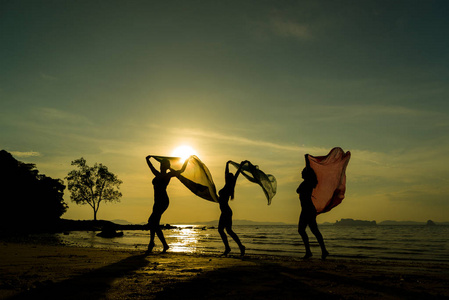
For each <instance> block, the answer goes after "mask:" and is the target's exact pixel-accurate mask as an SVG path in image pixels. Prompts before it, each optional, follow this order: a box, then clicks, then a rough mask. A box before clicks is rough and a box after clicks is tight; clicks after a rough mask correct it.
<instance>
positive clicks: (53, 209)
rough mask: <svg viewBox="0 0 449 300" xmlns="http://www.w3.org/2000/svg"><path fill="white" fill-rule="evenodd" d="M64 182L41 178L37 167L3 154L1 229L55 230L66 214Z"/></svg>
mask: <svg viewBox="0 0 449 300" xmlns="http://www.w3.org/2000/svg"><path fill="white" fill-rule="evenodd" d="M64 189H65V185H64V182H63V181H62V180H61V179H53V178H51V177H48V176H45V175H43V174H39V171H38V170H37V169H36V166H35V165H34V164H30V163H24V162H21V161H18V160H16V159H15V158H14V157H13V156H12V155H11V154H10V153H9V152H7V151H5V150H1V151H0V190H1V192H2V196H1V197H0V228H3V229H7V230H8V231H14V230H16V229H17V230H21V231H22V230H25V231H33V230H41V229H50V228H52V227H54V225H55V224H56V221H58V220H59V218H60V217H61V216H62V215H63V214H64V213H65V212H66V210H67V204H66V203H65V202H64V199H63V196H64Z"/></svg>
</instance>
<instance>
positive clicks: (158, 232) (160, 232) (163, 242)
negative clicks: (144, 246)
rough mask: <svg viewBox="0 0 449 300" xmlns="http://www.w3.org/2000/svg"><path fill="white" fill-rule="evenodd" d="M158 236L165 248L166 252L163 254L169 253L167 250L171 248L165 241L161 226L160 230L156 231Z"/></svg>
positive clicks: (163, 251)
mask: <svg viewBox="0 0 449 300" xmlns="http://www.w3.org/2000/svg"><path fill="white" fill-rule="evenodd" d="M156 234H157V237H158V238H159V240H160V241H161V243H162V245H163V246H164V250H162V253H165V252H167V250H168V249H169V248H170V247H169V246H168V244H167V242H166V241H165V236H164V233H163V232H162V229H161V227H160V226H158V228H157V229H156Z"/></svg>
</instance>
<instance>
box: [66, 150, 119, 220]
mask: <svg viewBox="0 0 449 300" xmlns="http://www.w3.org/2000/svg"><path fill="white" fill-rule="evenodd" d="M72 166H76V167H77V169H75V170H72V171H70V172H69V174H68V175H67V177H66V179H67V184H68V188H69V191H70V192H71V195H70V198H71V199H72V201H73V202H75V203H76V204H81V205H84V204H89V205H90V207H92V209H93V210H94V221H96V220H97V212H98V209H99V208H100V203H101V202H103V201H104V202H119V201H120V197H121V196H122V193H120V192H119V191H118V189H119V186H120V184H121V183H122V181H121V180H119V179H118V178H117V176H116V175H114V174H113V173H111V172H109V170H108V168H107V167H106V166H104V165H103V164H101V163H100V164H97V163H95V165H94V166H93V167H89V166H88V165H87V164H86V160H85V159H84V158H82V157H81V158H79V159H77V160H74V161H72Z"/></svg>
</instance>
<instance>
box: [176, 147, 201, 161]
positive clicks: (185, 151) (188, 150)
mask: <svg viewBox="0 0 449 300" xmlns="http://www.w3.org/2000/svg"><path fill="white" fill-rule="evenodd" d="M171 155H172V156H174V157H180V158H181V160H182V161H185V160H186V159H187V158H189V157H190V156H191V155H197V156H198V153H197V152H196V151H195V149H193V148H192V147H190V146H187V145H182V146H179V147H177V148H175V150H173V152H172V153H171Z"/></svg>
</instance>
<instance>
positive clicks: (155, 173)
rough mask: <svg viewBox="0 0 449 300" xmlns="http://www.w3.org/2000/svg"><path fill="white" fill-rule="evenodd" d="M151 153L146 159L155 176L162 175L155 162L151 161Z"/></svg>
mask: <svg viewBox="0 0 449 300" xmlns="http://www.w3.org/2000/svg"><path fill="white" fill-rule="evenodd" d="M150 158H151V155H148V156H147V157H146V158H145V159H146V161H147V164H148V167H150V170H151V172H153V174H154V176H158V175H160V172H159V171H158V170H156V168H155V167H154V166H153V164H152V163H151V161H150Z"/></svg>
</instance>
